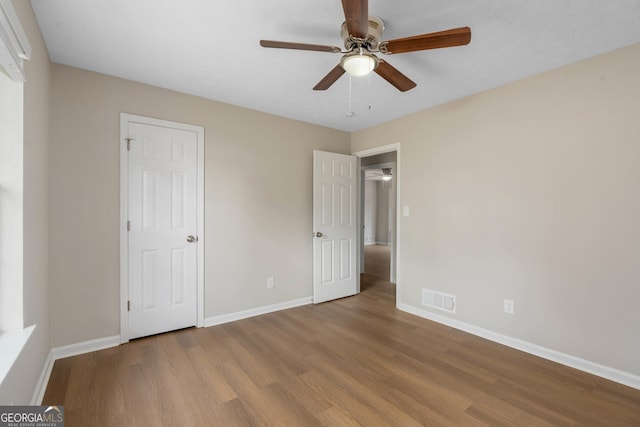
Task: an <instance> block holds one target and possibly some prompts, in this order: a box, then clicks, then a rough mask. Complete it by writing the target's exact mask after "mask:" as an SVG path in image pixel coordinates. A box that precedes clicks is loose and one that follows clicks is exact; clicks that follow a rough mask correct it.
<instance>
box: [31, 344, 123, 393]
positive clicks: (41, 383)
mask: <svg viewBox="0 0 640 427" xmlns="http://www.w3.org/2000/svg"><path fill="white" fill-rule="evenodd" d="M118 345H120V336H119V335H116V336H112V337H105V338H98V339H95V340H90V341H83V342H79V343H75V344H69V345H65V346H62V347H54V348H52V349H51V351H49V355H48V356H47V359H46V360H45V362H44V366H43V367H42V372H41V373H40V378H39V379H38V383H37V384H36V389H35V390H34V392H33V397H32V398H31V404H32V405H40V404H41V403H42V399H43V398H44V393H45V391H46V390H47V384H49V377H50V376H51V371H52V370H53V364H54V363H55V361H56V360H58V359H64V358H65V357H71V356H77V355H79V354H84V353H89V352H92V351H98V350H104V349H105V348H111V347H115V346H118Z"/></svg>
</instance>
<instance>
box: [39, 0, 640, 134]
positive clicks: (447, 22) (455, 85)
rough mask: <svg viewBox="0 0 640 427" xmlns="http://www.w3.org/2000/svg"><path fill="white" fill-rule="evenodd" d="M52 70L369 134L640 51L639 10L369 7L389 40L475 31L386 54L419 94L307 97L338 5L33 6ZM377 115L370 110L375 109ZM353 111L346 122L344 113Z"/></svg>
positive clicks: (290, 0)
mask: <svg viewBox="0 0 640 427" xmlns="http://www.w3.org/2000/svg"><path fill="white" fill-rule="evenodd" d="M32 5H33V8H34V10H35V13H36V17H37V19H38V22H39V25H40V28H41V29H42V32H43V35H44V39H45V42H46V44H47V48H48V50H49V55H50V57H51V60H52V61H54V62H58V63H62V64H67V65H71V66H74V67H79V68H84V69H87V70H93V71H97V72H100V73H105V74H109V75H113V76H117V77H122V78H125V79H130V80H134V81H139V82H144V83H148V84H151V85H155V86H160V87H164V88H168V89H173V90H176V91H180V92H185V93H189V94H193V95H198V96H201V97H204V98H209V99H213V100H216V101H221V102H225V103H229V104H234V105H238V106H242V107H246V108H251V109H255V110H259V111H264V112H267V113H271V114H275V115H279V116H284V117H289V118H293V119H297V120H302V121H305V122H309V123H315V124H318V125H322V126H328V127H331V128H335V129H341V130H345V131H355V130H359V129H364V128H367V127H370V126H373V125H375V124H379V123H382V122H385V121H388V120H391V119H394V118H397V117H400V116H404V115H406V114H409V113H412V112H416V111H419V110H423V109H426V108H429V107H433V106H435V105H439V104H442V103H445V102H448V101H452V100H455V99H459V98H462V97H465V96H467V95H471V94H473V93H477V92H481V91H484V90H487V89H490V88H493V87H497V86H501V85H504V84H505V83H508V82H511V81H515V80H519V79H522V78H524V77H527V76H531V75H534V74H537V73H540V72H543V71H546V70H550V69H553V68H557V67H560V66H562V65H565V64H570V63H573V62H576V61H579V60H581V59H585V58H588V57H591V56H595V55H598V54H601V53H605V52H608V51H611V50H614V49H617V48H620V47H624V46H628V45H631V44H634V43H638V42H640V24H639V22H638V21H639V19H640V0H610V1H602V0H536V1H531V0H485V1H477V0H458V1H451V0H386V1H383V0H370V2H369V14H370V15H375V16H378V17H380V18H382V20H383V21H384V23H385V27H386V29H385V32H384V34H383V36H382V40H390V39H395V38H399V37H406V36H411V35H417V34H423V33H430V32H435V31H440V30H446V29H450V28H456V27H462V26H469V27H471V31H472V38H471V43H470V44H469V45H467V46H460V47H453V48H447V49H438V50H428V51H422V52H413V53H404V54H398V55H391V56H385V59H386V60H388V62H389V63H390V64H392V65H393V66H394V67H396V68H398V69H399V70H400V71H402V72H403V73H404V74H406V75H407V76H408V77H409V78H410V79H412V80H414V81H415V82H416V83H417V84H418V86H417V87H416V88H415V89H412V90H410V91H408V92H405V93H401V92H399V91H398V90H396V89H395V88H394V87H393V86H391V85H390V84H388V83H387V82H386V81H384V80H382V78H380V77H379V76H377V75H376V74H372V75H371V76H370V77H361V78H352V79H351V108H349V91H350V89H349V82H350V78H349V76H348V75H347V74H345V75H344V76H343V77H341V78H340V79H339V80H338V81H337V82H336V83H335V84H334V85H333V86H332V87H331V88H330V89H329V90H327V91H325V92H317V91H313V90H312V87H313V86H314V85H315V84H316V83H317V82H318V81H319V80H320V79H321V78H322V77H324V76H325V74H327V73H328V72H329V71H330V70H331V69H332V68H333V67H334V66H335V65H337V64H338V62H339V61H340V57H341V56H340V54H335V53H323V52H311V51H297V50H284V49H266V48H262V47H260V46H259V44H258V42H259V40H260V39H271V40H281V41H292V42H302V43H313V44H325V45H331V46H339V47H342V44H341V42H342V41H341V38H340V34H339V30H340V25H341V24H342V22H343V21H344V16H343V11H342V4H341V2H340V1H339V0H305V1H294V0H269V1H265V0H253V1H230V0H181V1H176V0H90V1H87V0H32ZM369 105H370V106H371V108H369ZM349 109H350V110H351V111H353V113H354V114H353V116H352V117H347V116H346V115H345V113H346V112H347V111H349Z"/></svg>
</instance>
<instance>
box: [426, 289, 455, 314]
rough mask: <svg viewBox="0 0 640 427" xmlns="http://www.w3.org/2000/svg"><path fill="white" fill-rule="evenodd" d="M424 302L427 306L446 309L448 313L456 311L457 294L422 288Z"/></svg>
mask: <svg viewBox="0 0 640 427" xmlns="http://www.w3.org/2000/svg"><path fill="white" fill-rule="evenodd" d="M422 304H423V305H426V306H427V307H432V308H436V309H438V310H442V311H446V312H447V313H455V312H456V296H455V295H451V294H445V293H444V292H438V291H434V290H431V289H423V290H422Z"/></svg>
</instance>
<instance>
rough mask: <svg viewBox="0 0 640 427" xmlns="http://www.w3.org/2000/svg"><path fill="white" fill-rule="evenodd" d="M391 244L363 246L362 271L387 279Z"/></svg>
mask: <svg viewBox="0 0 640 427" xmlns="http://www.w3.org/2000/svg"><path fill="white" fill-rule="evenodd" d="M390 266H391V246H385V245H369V246H365V247H364V273H365V274H367V275H370V276H374V277H376V278H378V279H382V280H389V269H390Z"/></svg>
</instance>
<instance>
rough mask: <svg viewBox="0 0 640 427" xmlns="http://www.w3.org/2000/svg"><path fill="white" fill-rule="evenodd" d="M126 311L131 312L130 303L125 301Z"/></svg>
mask: <svg viewBox="0 0 640 427" xmlns="http://www.w3.org/2000/svg"><path fill="white" fill-rule="evenodd" d="M127 311H131V301H127Z"/></svg>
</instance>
